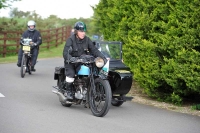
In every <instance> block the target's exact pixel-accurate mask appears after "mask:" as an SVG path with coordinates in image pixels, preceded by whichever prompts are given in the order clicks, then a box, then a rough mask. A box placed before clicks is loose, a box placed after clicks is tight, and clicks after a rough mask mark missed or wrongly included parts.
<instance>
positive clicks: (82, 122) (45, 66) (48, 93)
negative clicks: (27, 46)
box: [0, 58, 200, 133]
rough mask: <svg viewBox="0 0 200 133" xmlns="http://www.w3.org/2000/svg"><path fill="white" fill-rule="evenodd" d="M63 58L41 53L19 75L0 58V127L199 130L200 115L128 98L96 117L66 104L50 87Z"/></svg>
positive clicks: (63, 131) (42, 131) (46, 131)
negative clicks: (33, 65)
mask: <svg viewBox="0 0 200 133" xmlns="http://www.w3.org/2000/svg"><path fill="white" fill-rule="evenodd" d="M62 65H63V59H62V58H54V59H43V60H42V59H40V60H39V62H38V63H37V65H36V72H35V73H33V74H32V75H29V74H26V75H25V78H21V76H20V68H18V67H17V66H16V63H9V64H0V75H1V76H0V133H200V117H199V116H192V115H188V114H182V113H177V112H173V111H168V110H164V109H159V108H156V107H152V106H147V105H142V104H138V103H134V102H133V101H134V100H133V101H127V102H125V103H124V104H123V105H122V106H121V107H114V106H111V108H110V110H109V112H108V114H107V115H106V116H105V117H103V118H99V117H95V116H93V115H92V112H91V111H90V109H88V108H84V107H83V105H72V106H71V107H63V106H62V105H61V104H60V102H59V99H58V96H57V95H56V94H54V93H52V89H53V88H52V86H54V85H56V81H55V80H54V77H53V76H54V69H55V66H62Z"/></svg>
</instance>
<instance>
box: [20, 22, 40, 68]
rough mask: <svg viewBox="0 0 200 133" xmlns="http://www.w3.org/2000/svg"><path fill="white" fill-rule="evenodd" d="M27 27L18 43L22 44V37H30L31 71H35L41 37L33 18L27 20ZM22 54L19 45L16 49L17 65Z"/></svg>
mask: <svg viewBox="0 0 200 133" xmlns="http://www.w3.org/2000/svg"><path fill="white" fill-rule="evenodd" d="M27 28H28V30H26V31H25V32H24V33H23V34H22V36H21V39H20V44H21V45H22V43H23V39H24V38H29V39H32V42H31V43H30V44H31V53H32V62H31V71H36V70H35V68H34V67H35V64H36V61H37V57H38V51H39V46H40V45H41V44H42V37H41V34H40V32H39V31H38V30H36V23H35V21H33V20H30V21H28V23H27ZM22 55H23V51H22V47H21V48H20V49H19V51H18V62H17V66H18V67H21V61H22Z"/></svg>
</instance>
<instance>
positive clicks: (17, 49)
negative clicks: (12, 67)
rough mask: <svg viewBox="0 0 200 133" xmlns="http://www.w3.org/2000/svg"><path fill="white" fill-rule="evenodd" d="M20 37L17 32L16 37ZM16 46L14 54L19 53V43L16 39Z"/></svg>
mask: <svg viewBox="0 0 200 133" xmlns="http://www.w3.org/2000/svg"><path fill="white" fill-rule="evenodd" d="M18 36H19V37H20V33H19V32H17V37H18ZM16 44H17V47H16V54H17V53H18V51H19V46H20V43H19V39H16Z"/></svg>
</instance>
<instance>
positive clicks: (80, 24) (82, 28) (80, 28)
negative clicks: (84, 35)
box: [74, 21, 87, 32]
mask: <svg viewBox="0 0 200 133" xmlns="http://www.w3.org/2000/svg"><path fill="white" fill-rule="evenodd" d="M74 29H75V30H77V31H84V32H86V30H87V29H86V25H85V23H83V22H81V21H78V22H76V23H75V25H74Z"/></svg>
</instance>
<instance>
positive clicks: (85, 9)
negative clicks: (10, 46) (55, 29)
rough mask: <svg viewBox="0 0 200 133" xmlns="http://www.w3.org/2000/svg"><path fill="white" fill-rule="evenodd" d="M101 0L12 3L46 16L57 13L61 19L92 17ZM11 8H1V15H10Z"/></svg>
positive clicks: (16, 6)
mask: <svg viewBox="0 0 200 133" xmlns="http://www.w3.org/2000/svg"><path fill="white" fill-rule="evenodd" d="M99 1H100V0H21V1H17V2H13V3H11V5H12V6H11V8H18V10H21V11H24V12H26V11H34V10H35V12H36V13H37V14H39V15H40V16H42V17H43V18H46V17H48V16H50V15H56V16H57V17H59V18H61V19H69V18H77V19H78V18H80V17H82V18H90V17H91V16H92V15H93V10H92V8H91V7H90V6H95V5H97V4H98V3H99ZM10 10H11V9H10V8H6V9H0V17H9V12H10Z"/></svg>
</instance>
